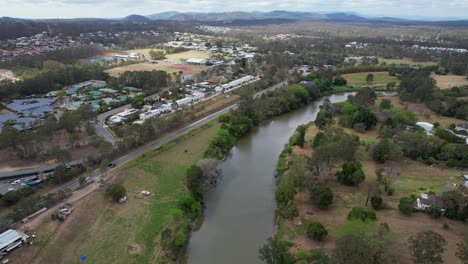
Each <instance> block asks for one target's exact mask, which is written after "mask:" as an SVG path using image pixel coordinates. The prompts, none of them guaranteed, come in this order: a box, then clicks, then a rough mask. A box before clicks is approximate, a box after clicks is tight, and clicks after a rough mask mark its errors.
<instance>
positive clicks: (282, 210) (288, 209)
mask: <svg viewBox="0 0 468 264" xmlns="http://www.w3.org/2000/svg"><path fill="white" fill-rule="evenodd" d="M278 212H279V214H280V216H281V217H283V218H285V219H294V218H295V217H298V216H299V210H298V209H297V206H296V203H295V202H294V200H290V201H288V203H287V204H280V205H279V206H278Z"/></svg>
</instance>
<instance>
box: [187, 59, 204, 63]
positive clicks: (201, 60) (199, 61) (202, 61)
mask: <svg viewBox="0 0 468 264" xmlns="http://www.w3.org/2000/svg"><path fill="white" fill-rule="evenodd" d="M186 62H187V63H205V62H206V60H205V59H188V60H187V61H186Z"/></svg>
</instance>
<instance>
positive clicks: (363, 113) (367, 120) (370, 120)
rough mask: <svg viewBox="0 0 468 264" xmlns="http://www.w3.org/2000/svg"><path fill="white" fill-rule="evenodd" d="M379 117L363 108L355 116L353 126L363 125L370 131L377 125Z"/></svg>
mask: <svg viewBox="0 0 468 264" xmlns="http://www.w3.org/2000/svg"><path fill="white" fill-rule="evenodd" d="M377 122H378V120H377V116H376V115H375V114H374V113H373V112H371V111H370V110H369V109H367V108H361V109H359V111H358V112H356V113H355V114H354V119H353V124H358V123H363V124H364V125H365V129H366V130H369V129H371V128H373V127H374V126H375V125H377Z"/></svg>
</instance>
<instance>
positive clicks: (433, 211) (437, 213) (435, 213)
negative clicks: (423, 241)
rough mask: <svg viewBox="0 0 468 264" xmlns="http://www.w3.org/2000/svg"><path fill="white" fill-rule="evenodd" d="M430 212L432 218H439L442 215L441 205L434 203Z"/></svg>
mask: <svg viewBox="0 0 468 264" xmlns="http://www.w3.org/2000/svg"><path fill="white" fill-rule="evenodd" d="M429 214H430V215H431V216H432V218H434V219H439V218H440V217H441V216H442V211H440V207H438V206H434V205H433V206H431V207H429Z"/></svg>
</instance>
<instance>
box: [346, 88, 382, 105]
mask: <svg viewBox="0 0 468 264" xmlns="http://www.w3.org/2000/svg"><path fill="white" fill-rule="evenodd" d="M375 100H377V94H376V93H375V91H374V90H372V89H371V88H369V87H364V88H362V89H361V90H359V92H358V93H357V94H356V95H355V96H352V97H350V102H351V103H352V104H354V105H356V106H360V107H369V106H371V105H374V103H375Z"/></svg>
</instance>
